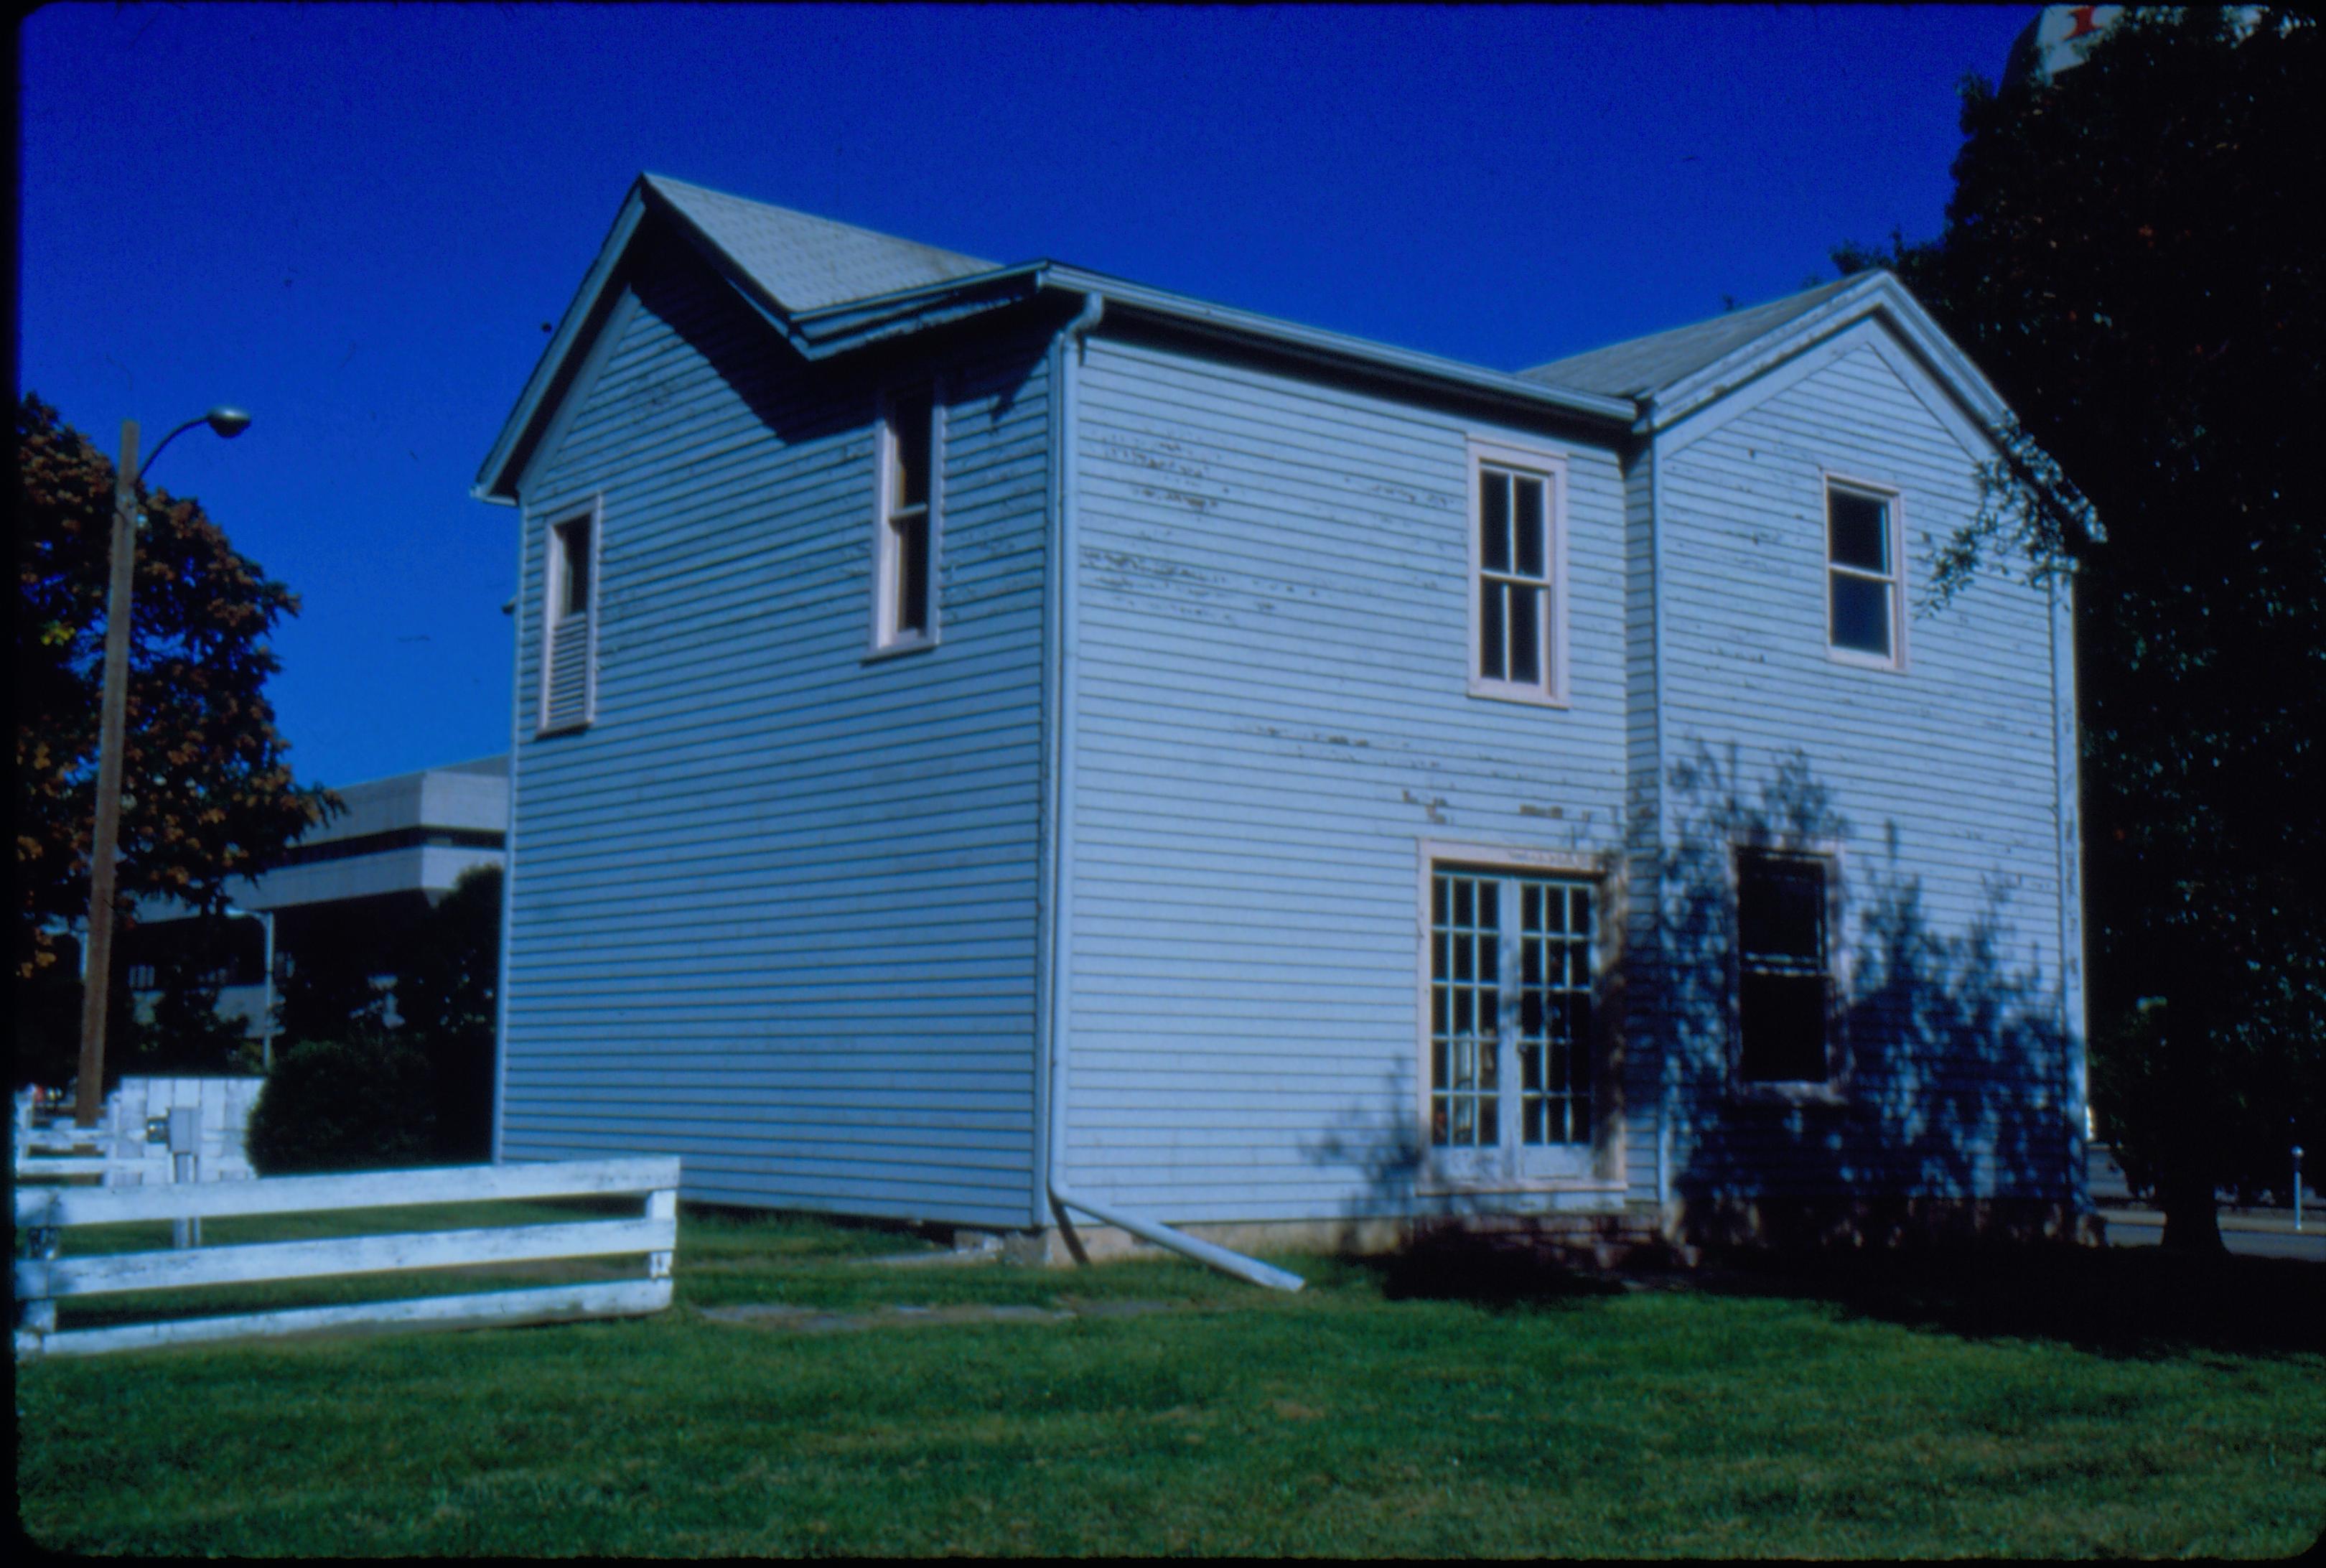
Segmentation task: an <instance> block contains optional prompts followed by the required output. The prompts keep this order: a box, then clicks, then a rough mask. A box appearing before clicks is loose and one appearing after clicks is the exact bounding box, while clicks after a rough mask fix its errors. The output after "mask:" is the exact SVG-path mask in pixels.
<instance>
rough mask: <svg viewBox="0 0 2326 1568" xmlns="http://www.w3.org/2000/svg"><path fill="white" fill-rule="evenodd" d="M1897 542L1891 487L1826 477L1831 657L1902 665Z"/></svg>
mask: <svg viewBox="0 0 2326 1568" xmlns="http://www.w3.org/2000/svg"><path fill="white" fill-rule="evenodd" d="M1903 540H1904V532H1903V528H1902V527H1901V526H1900V520H1899V506H1898V495H1897V492H1896V491H1894V490H1883V489H1881V488H1879V487H1877V486H1874V485H1865V484H1859V483H1857V482H1856V481H1845V480H1838V479H1834V478H1831V477H1828V479H1827V480H1826V484H1825V561H1826V603H1827V622H1826V626H1827V631H1826V638H1827V642H1828V646H1829V647H1830V648H1831V649H1832V651H1833V654H1834V656H1835V657H1836V658H1840V659H1844V660H1846V661H1847V662H1848V663H1851V664H1868V665H1876V666H1880V667H1884V668H1889V669H1898V668H1902V667H1904V665H1905V662H1906V660H1905V637H1904V628H1905V620H1906V617H1905V609H1906V596H1905V592H1904V579H1905V574H1904V573H1903V572H1902V571H1901V570H1900V569H1899V564H1898V558H1899V556H1900V555H1901V554H1903V551H1902V549H1901V546H1902V544H1903Z"/></svg>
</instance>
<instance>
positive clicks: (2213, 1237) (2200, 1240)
mask: <svg viewBox="0 0 2326 1568" xmlns="http://www.w3.org/2000/svg"><path fill="white" fill-rule="evenodd" d="M2158 1199H2159V1201H2160V1202H2162V1203H2163V1206H2164V1239H2163V1247H2164V1249H2165V1250H2166V1251H2167V1252H2179V1253H2191V1254H2205V1255H2218V1254H2221V1253H2226V1252H2227V1251H2228V1250H2229V1249H2228V1244H2227V1243H2225V1242H2223V1241H2222V1240H2221V1213H2220V1209H2219V1206H2218V1205H2216V1204H2215V1203H2214V1201H2213V1192H2212V1188H2211V1186H2210V1183H2202V1184H2200V1183H2197V1182H2172V1183H2165V1182H2160V1183H2158Z"/></svg>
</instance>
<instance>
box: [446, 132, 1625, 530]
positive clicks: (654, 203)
mask: <svg viewBox="0 0 2326 1568" xmlns="http://www.w3.org/2000/svg"><path fill="white" fill-rule="evenodd" d="M649 218H652V219H654V220H656V221H658V222H666V223H667V224H668V226H669V228H670V230H671V232H673V233H675V234H677V235H679V236H680V237H682V238H684V239H685V240H686V241H687V242H688V244H689V245H690V246H691V247H692V248H693V249H694V250H695V252H696V253H697V254H699V255H700V256H702V258H703V260H704V261H705V262H706V263H707V264H709V266H711V267H712V270H713V271H715V272H716V273H717V274H718V275H719V276H720V277H721V278H722V279H724V280H725V281H726V283H727V284H728V285H729V286H730V288H732V289H733V290H734V292H735V293H736V294H737V295H738V296H740V298H741V299H742V301H743V302H744V303H745V304H746V305H747V306H749V309H750V311H751V313H753V314H754V315H757V316H758V318H759V319H760V320H761V321H763V322H766V323H767V325H768V329H769V330H770V331H774V332H775V333H776V334H777V335H778V336H779V337H781V338H782V339H783V340H784V341H785V342H786V343H787V344H789V345H790V346H791V348H792V349H793V350H795V352H797V353H798V354H799V355H800V356H801V357H802V358H804V359H811V360H815V359H831V358H833V357H835V356H838V355H842V354H846V353H849V352H851V351H853V350H857V349H861V348H863V347H866V346H868V345H870V344H872V343H876V342H880V341H886V340H889V339H892V338H898V337H902V336H905V335H907V334H909V333H913V332H918V331H926V330H928V329H930V328H932V327H937V326H942V325H945V324H948V323H951V322H959V321H962V320H964V319H966V318H968V317H971V316H974V315H978V314H982V313H985V312H988V311H992V310H996V309H1000V308H1002V307H1005V306H1008V305H1012V304H1017V303H1022V302H1024V301H1027V300H1030V299H1032V298H1035V297H1036V296H1037V295H1039V294H1045V293H1053V294H1062V295H1066V296H1071V297H1075V298H1082V297H1086V296H1088V295H1091V294H1097V295H1099V296H1101V297H1102V298H1103V299H1104V300H1105V302H1106V303H1107V306H1108V308H1109V310H1110V311H1111V312H1112V313H1116V315H1117V319H1121V315H1122V313H1130V315H1133V316H1139V317H1145V318H1149V319H1151V320H1154V321H1158V322H1168V323H1170V324H1172V325H1174V326H1177V327H1179V328H1182V329H1184V330H1188V331H1196V332H1199V333H1203V334H1205V335H1207V336H1211V337H1215V338H1221V339H1225V340H1232V341H1239V342H1242V343H1244V344H1246V345H1249V346H1252V347H1259V348H1265V349H1270V350H1276V351H1279V352H1282V353H1289V354H1291V355H1295V356H1297V357H1299V358H1302V359H1309V360H1312V361H1318V362H1324V363H1329V364H1333V365H1335V366H1337V367H1340V368H1342V369H1354V370H1361V371H1364V372H1368V373H1371V374H1373V375H1378V376H1384V377H1388V378H1392V379H1396V380H1400V381H1403V382H1407V383H1409V384H1419V385H1422V386H1426V387H1431V388H1434V389H1437V390H1439V391H1454V392H1462V393H1467V394H1470V395H1472V396H1477V397H1487V398H1491V399H1493V400H1496V401H1502V402H1507V403H1510V404H1512V405H1515V406H1521V407H1525V408H1531V409H1534V410H1538V411H1542V412H1550V413H1557V414H1561V415H1568V416H1569V417H1578V418H1583V419H1586V420H1589V421H1591V422H1592V423H1595V424H1602V425H1616V426H1619V427H1622V426H1628V425H1632V424H1633V422H1634V421H1635V419H1636V418H1637V416H1638V415H1639V406H1638V405H1636V404H1635V403H1634V402H1633V400H1632V399H1630V398H1628V397H1607V396H1605V395H1602V394H1599V393H1592V392H1579V391H1574V390H1571V389H1568V388H1564V387H1549V386H1546V385H1544V384H1543V383H1541V382H1539V381H1530V380H1527V379H1525V378H1521V377H1519V376H1513V375H1510V374H1508V373H1506V372H1503V371H1500V370H1490V369H1485V368H1484V367H1482V366H1477V365H1470V364H1465V363H1463V362H1462V361H1460V360H1458V359H1443V358H1440V357H1439V356H1437V355H1434V354H1423V353H1418V352H1415V351H1414V350H1408V349H1398V348H1392V347H1391V346H1389V345H1387V344H1384V343H1377V342H1373V341H1370V340H1367V339H1363V338H1357V337H1352V336H1350V335H1348V334H1346V333H1342V332H1332V331H1323V330H1321V329H1319V328H1315V327H1307V326H1302V325H1299V324H1298V323H1296V322H1285V321H1279V320H1277V319H1275V318H1273V317H1270V316H1263V315H1259V314H1256V313H1252V312H1250V311H1239V310H1234V309H1231V308H1230V307H1228V306H1225V305H1217V304H1213V303H1208V302H1206V301H1204V300H1197V299H1192V298H1190V297H1188V296H1186V295H1185V294H1172V293H1170V292H1168V290H1164V289H1157V288H1149V287H1146V286H1144V285H1139V284H1133V283H1127V282H1125V281H1123V280H1122V279H1121V278H1115V277H1109V276H1106V275H1103V274H1101V273H1094V272H1090V271H1086V270H1084V269H1083V268H1080V267H1074V266H1062V265H1060V264H1057V263H1055V262H1049V261H1034V262H1026V263H1021V264H1019V265H1018V266H1004V267H996V268H994V269H993V270H991V271H990V272H983V273H976V274H972V275H969V276H966V277H958V278H953V279H950V280H947V281H945V282H943V283H938V284H932V285H926V286H923V287H918V288H912V289H907V290H902V291H899V292H898V293H894V294H883V295H877V296H874V297H870V298H867V299H859V300H850V301H848V302H846V303H842V304H838V305H833V306H829V307H827V308H824V309H821V310H814V311H802V312H789V311H786V310H785V309H784V307H783V304H782V303H781V302H780V301H778V300H777V299H776V298H775V297H774V296H773V295H771V294H768V291H767V290H766V289H765V288H764V287H762V286H761V285H759V283H758V280H757V279H756V278H754V277H753V276H751V275H750V273H749V269H748V268H745V267H743V266H740V265H738V264H737V262H736V261H735V259H734V258H733V257H731V256H730V255H729V254H728V253H727V252H726V250H725V249H724V248H723V247H721V246H720V245H719V244H718V243H717V242H716V241H715V240H713V239H712V238H711V236H710V235H708V234H706V233H705V232H704V231H703V230H702V228H701V227H700V226H698V225H697V224H696V223H695V222H693V219H690V218H689V217H688V216H687V214H686V213H685V212H684V210H681V209H680V208H678V207H677V206H676V205H675V203H673V202H672V201H669V199H668V198H666V197H665V196H664V195H663V194H662V193H661V192H660V191H656V189H655V186H654V183H653V182H652V180H651V179H650V178H648V177H647V176H643V175H642V176H640V177H639V179H638V180H637V182H635V183H633V184H632V185H631V187H630V191H629V193H628V196H626V197H625V198H624V199H623V202H622V208H621V210H620V212H619V213H618V214H617V215H616V217H615V219H614V226H613V228H612V229H611V230H609V232H608V234H607V236H606V239H605V243H604V244H602V245H601V246H600V247H599V250H598V257H597V259H596V261H594V262H593V263H592V264H591V268H590V271H589V273H588V275H586V276H584V277H583V279H582V281H581V288H580V289H579V290H578V291H577V292H576V293H575V294H574V296H573V300H572V303H570V304H568V305H567V306H566V309H565V315H564V317H563V320H561V321H560V322H558V325H557V330H556V331H554V333H553V334H552V335H551V337H550V340H549V343H548V346H547V347H546V348H544V350H542V355H541V359H540V360H539V362H538V363H536V364H535V367H534V370H533V375H532V377H531V378H529V379H528V380H527V381H526V386H525V390H524V392H523V393H522V394H520V395H519V397H518V398H517V401H516V406H515V407H514V408H513V409H511V410H510V412H509V415H508V417H507V420H505V421H504V422H503V424H502V426H501V431H500V434H499V436H498V438H497V439H496V440H495V441H494V443H493V447H492V450H491V451H490V452H489V453H488V454H487V455H486V458H485V462H484V465H483V466H482V468H480V469H479V471H478V473H477V478H476V481H475V483H474V484H472V485H471V486H470V491H469V493H470V495H472V496H474V497H475V498H477V499H479V500H485V501H492V502H497V503H499V504H502V505H515V504H516V501H517V499H518V495H517V481H518V479H519V477H520V476H521V475H522V474H523V472H524V471H525V469H526V465H527V463H528V462H530V460H531V458H532V455H533V453H534V449H535V446H536V444H537V443H539V442H540V440H541V439H542V437H543V434H544V432H546V431H547V430H548V429H549V428H550V426H551V425H552V424H553V422H554V419H555V417H556V415H557V411H558V408H559V406H561V405H562V404H563V401H564V399H565V397H566V395H567V393H568V392H570V391H571V390H572V387H573V384H574V382H575V380H576V378H577V377H578V375H579V373H580V371H581V367H582V366H583V364H584V363H585V362H586V361H587V359H588V358H589V355H590V350H591V346H592V343H593V340H594V339H595V337H596V335H597V333H598V331H599V330H600V327H602V326H603V324H604V322H605V321H606V320H607V318H608V316H609V314H610V313H611V311H612V309H613V306H614V303H615V302H616V301H617V300H618V299H619V297H620V294H621V292H622V289H623V287H624V286H625V285H626V283H627V281H628V279H627V268H626V266H625V263H626V262H627V259H628V256H629V253H630V251H631V248H632V247H633V246H634V245H635V244H636V242H637V238H638V237H639V234H640V232H641V230H642V229H644V228H645V226H646V225H647V221H648V219H649Z"/></svg>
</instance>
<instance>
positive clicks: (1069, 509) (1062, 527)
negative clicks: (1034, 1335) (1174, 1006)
mask: <svg viewBox="0 0 2326 1568" xmlns="http://www.w3.org/2000/svg"><path fill="white" fill-rule="evenodd" d="M1105 313H1106V300H1105V297H1104V296H1103V295H1102V294H1095V293H1092V294H1084V296H1083V308H1082V313H1080V314H1079V315H1077V316H1075V319H1074V320H1073V321H1071V322H1067V323H1066V327H1065V331H1064V332H1062V333H1061V334H1060V335H1059V340H1058V341H1059V353H1058V373H1057V375H1056V378H1054V384H1053V387H1052V392H1053V395H1054V396H1056V397H1057V398H1058V400H1059V402H1058V407H1059V415H1058V418H1059V423H1060V426H1061V429H1062V432H1063V434H1062V436H1061V439H1060V441H1059V443H1058V445H1059V457H1058V471H1057V475H1056V486H1057V494H1058V532H1057V537H1056V541H1055V547H1056V550H1057V553H1058V559H1059V567H1060V570H1059V572H1058V574H1057V577H1056V583H1057V593H1058V619H1057V622H1056V624H1057V627H1058V647H1057V658H1058V682H1057V686H1056V692H1057V700H1058V750H1057V768H1058V786H1057V792H1056V802H1057V807H1056V811H1057V814H1056V818H1055V820H1054V821H1053V824H1052V827H1051V831H1052V833H1053V834H1054V835H1056V838H1055V842H1056V852H1055V853H1054V854H1052V855H1051V856H1050V875H1051V885H1050V890H1049V891H1050V908H1051V910H1052V916H1051V938H1050V975H1049V981H1050V994H1049V997H1048V1004H1049V1006H1048V1011H1049V1014H1050V1031H1049V1033H1050V1126H1049V1159H1048V1161H1047V1183H1048V1187H1049V1196H1050V1208H1051V1210H1052V1212H1053V1213H1054V1214H1056V1217H1057V1221H1058V1227H1059V1228H1060V1229H1061V1230H1062V1231H1064V1232H1065V1234H1066V1236H1067V1237H1068V1239H1069V1244H1070V1245H1072V1246H1074V1248H1075V1255H1076V1256H1077V1257H1080V1256H1081V1255H1082V1250H1081V1246H1080V1244H1078V1243H1075V1242H1073V1240H1072V1237H1073V1235H1074V1227H1073V1226H1072V1224H1071V1223H1070V1222H1069V1221H1068V1220H1067V1218H1066V1210H1067V1209H1075V1210H1077V1211H1079V1212H1081V1213H1084V1214H1087V1215H1089V1216H1090V1217H1091V1218H1093V1219H1095V1220H1097V1221H1099V1222H1100V1223H1101V1224H1103V1225H1112V1226H1114V1227H1117V1228H1118V1229H1121V1230H1127V1231H1129V1232H1130V1234H1131V1235H1133V1236H1135V1237H1139V1238H1140V1239H1141V1240H1142V1241H1149V1242H1153V1243H1154V1244H1155V1245H1156V1246H1161V1247H1168V1248H1169V1249H1170V1250H1171V1251H1173V1252H1176V1253H1179V1254H1181V1255H1184V1256H1186V1257H1191V1258H1194V1259H1195V1260H1196V1262H1198V1263H1202V1264H1208V1265H1211V1266H1212V1267H1213V1268H1215V1269H1218V1270H1220V1271H1222V1272H1223V1273H1225V1274H1233V1275H1235V1276H1236V1277H1237V1278H1238V1279H1243V1280H1250V1281H1251V1283H1254V1284H1260V1285H1267V1286H1270V1288H1272V1289H1275V1290H1279V1291H1297V1290H1298V1289H1299V1288H1300V1286H1301V1283H1302V1281H1301V1279H1300V1276H1299V1275H1298V1274H1287V1273H1286V1272H1285V1271H1284V1270H1282V1269H1280V1268H1271V1267H1270V1266H1269V1265H1267V1264H1264V1263H1261V1262H1260V1261H1259V1260H1258V1259H1256V1258H1249V1257H1246V1256H1244V1255H1242V1253H1236V1252H1230V1251H1229V1250H1228V1249H1227V1248H1226V1247H1223V1246H1214V1244H1213V1243H1211V1242H1208V1241H1198V1240H1197V1239H1196V1237H1192V1236H1186V1235H1183V1234H1181V1233H1180V1232H1178V1231H1176V1230H1173V1229H1172V1228H1171V1227H1168V1226H1167V1225H1161V1224H1158V1223H1157V1222H1156V1221H1154V1220H1152V1219H1147V1218H1141V1217H1140V1216H1138V1215H1135V1214H1126V1213H1124V1212H1123V1211H1122V1210H1121V1209H1113V1208H1110V1207H1108V1206H1107V1205H1105V1204H1102V1203H1096V1202H1093V1201H1092V1200H1091V1199H1087V1198H1084V1197H1082V1196H1081V1195H1080V1194H1078V1193H1076V1192H1075V1190H1073V1189H1072V1188H1071V1187H1069V1186H1067V1185H1066V1180H1065V1169H1066V1061H1067V1037H1068V1034H1069V1032H1070V1031H1068V1029H1067V1027H1066V1004H1067V998H1068V993H1069V991H1070V989H1071V988H1070V986H1069V985H1068V981H1067V976H1068V974H1069V971H1070V969H1071V967H1072V966H1071V965H1070V963H1069V962H1068V958H1069V953H1070V949H1071V947H1072V943H1073V929H1074V927H1073V921H1072V920H1071V919H1070V918H1069V902H1068V899H1069V894H1070V892H1071V890H1072V888H1073V884H1074V875H1073V866H1072V854H1071V846H1072V844H1073V824H1074V789H1073V780H1074V772H1075V750H1074V734H1075V673H1076V671H1075V665H1076V661H1075V625H1076V622H1075V613H1074V611H1075V576H1076V572H1075V483H1074V479H1075V438H1076V429H1075V426H1076V424H1077V421H1076V417H1075V389H1074V371H1075V366H1076V365H1077V364H1078V363H1079V362H1080V361H1081V358H1082V341H1083V338H1084V335H1085V334H1087V333H1088V332H1089V331H1091V329H1092V328H1093V327H1095V326H1097V325H1098V323H1099V320H1100V318H1101V317H1102V316H1103V315H1104V314H1105Z"/></svg>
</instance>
